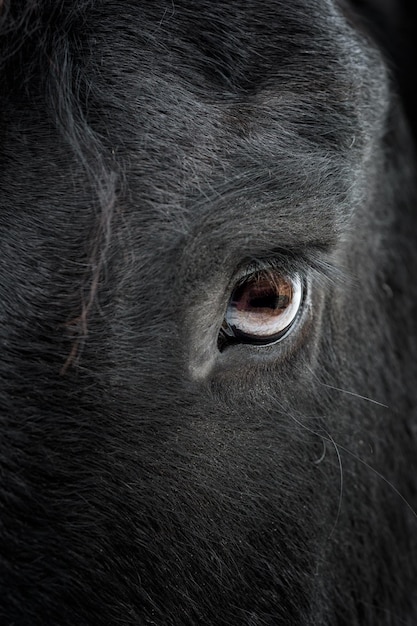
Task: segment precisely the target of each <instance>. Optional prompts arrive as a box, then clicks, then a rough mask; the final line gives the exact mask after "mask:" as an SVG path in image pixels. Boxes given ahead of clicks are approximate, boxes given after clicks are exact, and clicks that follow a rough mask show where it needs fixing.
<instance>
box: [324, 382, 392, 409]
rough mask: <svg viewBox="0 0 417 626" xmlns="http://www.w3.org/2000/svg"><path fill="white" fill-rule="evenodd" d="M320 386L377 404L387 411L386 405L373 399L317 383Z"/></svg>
mask: <svg viewBox="0 0 417 626" xmlns="http://www.w3.org/2000/svg"><path fill="white" fill-rule="evenodd" d="M318 382H319V383H320V385H323V387H327V388H328V389H333V390H334V391H340V392H341V393H346V394H348V395H349V396H354V397H355V398H359V399H360V400H366V401H367V402H372V404H377V405H378V406H382V407H384V409H389V406H388V405H387V404H384V403H383V402H378V400H374V399H373V398H368V397H367V396H362V395H361V394H360V393H355V392H354V391H348V390H347V389H341V388H340V387H334V386H333V385H329V384H328V383H323V382H321V381H318Z"/></svg>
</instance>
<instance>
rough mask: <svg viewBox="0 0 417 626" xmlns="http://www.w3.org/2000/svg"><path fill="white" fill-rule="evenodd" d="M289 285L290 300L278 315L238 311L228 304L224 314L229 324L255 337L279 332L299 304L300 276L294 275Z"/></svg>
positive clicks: (300, 292)
mask: <svg viewBox="0 0 417 626" xmlns="http://www.w3.org/2000/svg"><path fill="white" fill-rule="evenodd" d="M288 280H290V279H288ZM291 286H292V298H291V302H290V303H289V304H288V306H287V308H286V309H284V310H283V311H282V313H280V314H279V315H270V314H268V313H267V312H265V313H261V312H256V313H250V312H249V311H239V310H238V309H237V308H236V307H234V306H229V310H228V312H227V315H226V320H227V322H228V324H229V326H231V327H234V328H236V330H238V331H240V332H242V333H245V334H246V335H253V336H255V337H271V336H273V335H277V334H279V333H280V332H282V331H283V330H285V329H286V328H287V327H288V326H290V324H291V323H292V322H293V321H294V319H295V317H296V315H297V313H298V310H299V308H300V305H301V299H302V295H303V288H302V283H301V280H300V278H299V277H295V278H293V279H291Z"/></svg>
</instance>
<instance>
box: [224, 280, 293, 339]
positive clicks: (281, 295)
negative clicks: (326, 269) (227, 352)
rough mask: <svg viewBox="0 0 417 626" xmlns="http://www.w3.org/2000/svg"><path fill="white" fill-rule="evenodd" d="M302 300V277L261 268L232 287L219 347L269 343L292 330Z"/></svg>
mask: <svg viewBox="0 0 417 626" xmlns="http://www.w3.org/2000/svg"><path fill="white" fill-rule="evenodd" d="M302 300H303V284H302V281H301V279H300V277H298V276H297V277H293V278H290V277H288V276H285V275H283V274H282V273H280V272H279V271H278V270H275V269H272V268H271V269H268V270H258V271H256V272H253V273H252V274H250V275H249V276H246V277H245V278H244V279H243V281H241V282H240V283H239V284H238V285H237V286H236V287H235V289H234V290H233V293H232V296H231V298H230V300H229V304H228V306H227V311H226V315H225V318H224V320H223V324H222V327H221V331H220V336H219V348H220V349H221V348H222V347H224V345H225V344H227V343H251V344H256V345H267V344H271V343H275V342H277V341H279V340H280V339H283V338H284V336H286V334H287V333H288V332H289V330H290V329H291V327H292V326H293V324H294V322H295V321H296V319H297V314H298V312H299V310H300V307H301V304H302Z"/></svg>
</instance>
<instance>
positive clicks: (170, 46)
mask: <svg viewBox="0 0 417 626" xmlns="http://www.w3.org/2000/svg"><path fill="white" fill-rule="evenodd" d="M255 4H256V6H255ZM91 23H92V27H91V35H90V36H89V37H88V38H87V44H86V45H87V46H89V47H90V48H91V50H93V49H94V55H90V66H89V67H88V72H89V75H90V76H92V77H93V78H92V79H91V85H92V87H91V93H90V96H89V97H90V99H91V101H92V102H93V107H92V108H93V110H96V111H97V110H98V111H100V115H99V116H97V118H96V119H95V120H94V124H95V127H96V128H97V129H98V130H99V132H100V134H101V136H104V137H106V139H107V141H108V145H109V147H111V150H112V153H113V154H115V155H116V159H117V161H118V163H119V166H120V167H121V170H122V171H123V181H124V183H123V184H124V194H125V206H124V215H125V219H127V220H128V221H129V222H130V224H131V228H130V233H131V236H136V237H137V238H139V239H140V240H141V242H142V246H145V247H148V248H149V245H150V243H149V242H150V241H151V240H152V242H153V247H154V248H159V249H161V247H174V246H177V247H179V248H184V247H187V246H188V247H191V248H192V249H195V256H196V259H195V262H196V263H210V262H211V260H212V259H213V257H217V256H218V255H220V256H221V257H222V258H223V260H225V257H226V256H227V257H230V258H231V259H234V258H235V257H236V256H239V255H248V256H253V255H256V254H258V253H261V252H262V249H268V248H271V247H279V248H291V247H297V246H300V245H304V244H308V243H311V242H312V243H318V244H323V245H326V244H327V243H329V242H330V243H331V242H332V241H333V240H334V238H335V236H337V231H338V228H339V224H340V223H342V222H343V219H341V216H342V217H343V215H346V214H348V213H349V211H351V210H352V207H353V206H354V204H355V202H356V201H357V198H358V197H359V196H360V195H361V194H362V191H363V190H362V188H361V185H362V183H363V171H364V168H365V166H366V160H367V158H369V154H370V150H371V149H370V144H371V138H372V137H373V136H374V135H375V132H376V131H377V129H378V127H379V126H380V125H381V121H382V118H383V115H384V112H385V108H386V96H385V83H386V81H385V75H384V71H383V66H382V64H381V61H380V59H379V58H378V56H377V53H376V52H374V51H373V50H372V48H371V47H370V46H369V45H368V44H367V42H366V41H365V40H363V39H361V38H360V37H359V36H358V35H357V34H356V33H355V32H354V31H353V30H352V29H351V28H350V27H349V24H348V23H347V21H346V19H345V17H344V16H343V15H342V13H341V12H340V11H339V9H338V7H337V6H336V5H335V4H334V3H333V2H330V1H327V0H322V1H320V2H307V1H306V0H305V1H301V0H297V1H296V2H292V3H288V2H276V1H274V2H266V3H264V4H263V5H262V7H261V8H260V7H259V3H253V4H252V3H251V2H248V3H243V4H242V3H241V2H230V3H224V2H217V1H212V2H198V1H197V2H195V1H193V2H189V1H188V2H187V1H182V2H176V3H175V4H171V3H165V2H152V3H141V5H140V6H136V5H134V4H130V3H127V4H126V12H125V13H123V14H122V15H117V16H116V17H115V16H114V15H113V14H112V12H111V4H110V3H109V4H106V5H104V6H102V7H101V8H100V13H99V14H97V15H96V16H95V19H93V20H92V22H91ZM84 56H85V55H84ZM135 233H136V235H135ZM202 251H206V253H205V254H202ZM232 262H234V261H232V260H231V263H232ZM206 270H207V268H206V267H205V268H204V271H206ZM204 271H203V273H204Z"/></svg>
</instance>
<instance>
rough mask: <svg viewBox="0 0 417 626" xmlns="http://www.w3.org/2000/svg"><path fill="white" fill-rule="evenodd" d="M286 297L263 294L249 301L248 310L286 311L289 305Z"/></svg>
mask: <svg viewBox="0 0 417 626" xmlns="http://www.w3.org/2000/svg"><path fill="white" fill-rule="evenodd" d="M289 301H290V299H289V297H288V296H281V295H276V294H272V293H271V294H265V295H259V296H254V297H252V298H250V299H249V303H248V308H252V309H272V310H273V311H276V310H277V309H278V310H280V309H286V308H287V306H288V304H289Z"/></svg>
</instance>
